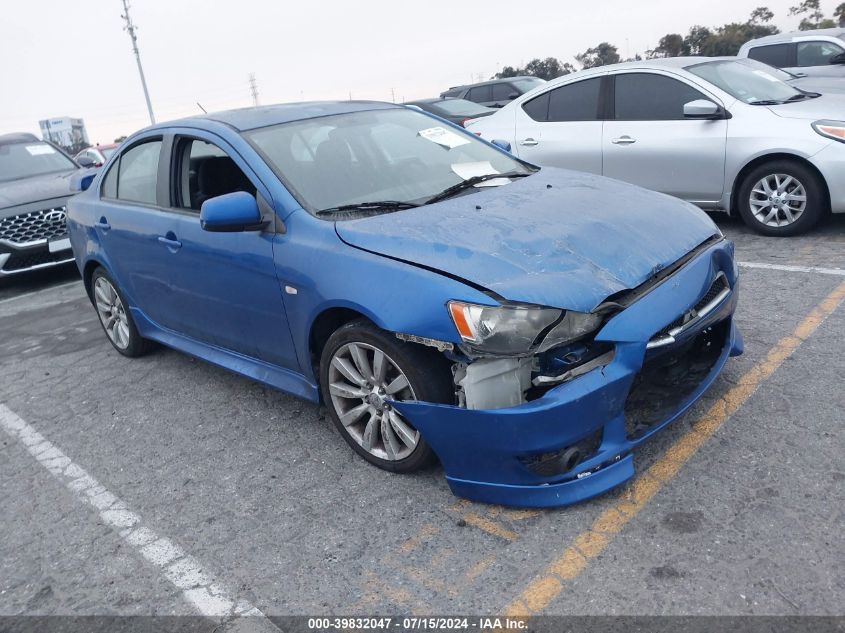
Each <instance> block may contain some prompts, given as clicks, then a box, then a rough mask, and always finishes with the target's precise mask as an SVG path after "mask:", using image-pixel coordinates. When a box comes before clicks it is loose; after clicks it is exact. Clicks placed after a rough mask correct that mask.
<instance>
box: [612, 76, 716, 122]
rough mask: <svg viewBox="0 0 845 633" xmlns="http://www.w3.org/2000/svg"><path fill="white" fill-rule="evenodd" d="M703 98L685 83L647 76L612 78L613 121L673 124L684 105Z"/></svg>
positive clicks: (681, 115)
mask: <svg viewBox="0 0 845 633" xmlns="http://www.w3.org/2000/svg"><path fill="white" fill-rule="evenodd" d="M696 99H707V97H705V96H704V95H703V94H701V93H700V92H699V91H698V90H696V89H695V88H693V87H691V86H688V85H687V84H685V83H683V82H681V81H678V80H676V79H672V78H671V77H664V76H663V75H654V74H651V73H629V74H623V75H616V99H615V106H616V120H617V121H677V120H681V119H683V118H684V104H685V103H688V102H690V101H695V100H696Z"/></svg>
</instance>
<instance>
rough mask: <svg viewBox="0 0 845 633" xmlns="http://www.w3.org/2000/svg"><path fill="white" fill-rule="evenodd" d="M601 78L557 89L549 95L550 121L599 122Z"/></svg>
mask: <svg viewBox="0 0 845 633" xmlns="http://www.w3.org/2000/svg"><path fill="white" fill-rule="evenodd" d="M600 92H601V77H596V78H594V79H586V80H584V81H578V82H575V83H573V84H567V85H565V86H561V87H560V88H555V89H554V90H552V91H551V92H550V93H549V116H548V120H549V121H597V120H598V119H599V93H600Z"/></svg>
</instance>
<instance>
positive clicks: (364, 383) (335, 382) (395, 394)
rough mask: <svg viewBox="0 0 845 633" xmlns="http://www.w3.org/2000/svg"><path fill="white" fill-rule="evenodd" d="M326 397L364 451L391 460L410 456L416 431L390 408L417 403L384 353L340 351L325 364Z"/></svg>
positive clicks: (351, 346) (352, 347)
mask: <svg viewBox="0 0 845 633" xmlns="http://www.w3.org/2000/svg"><path fill="white" fill-rule="evenodd" d="M329 393H330V394H331V400H332V402H331V404H332V406H333V407H334V410H335V413H337V416H338V418H339V419H340V422H341V423H342V424H343V426H344V428H345V429H346V431H347V432H348V433H349V435H350V436H351V437H352V438H353V439H354V440H355V441H356V442H357V443H358V444H359V445H360V446H361V447H362V448H363V449H364V450H365V451H367V452H368V453H370V454H371V455H374V456H375V457H378V458H380V459H385V460H389V461H397V460H400V459H405V458H406V457H408V456H409V455H410V454H411V453H413V452H414V449H415V448H416V447H417V443H418V442H419V439H420V434H419V431H417V430H416V429H415V428H414V427H413V426H411V425H410V424H409V423H408V422H407V421H406V420H405V418H404V417H402V415H401V414H400V413H399V412H398V411H396V409H394V408H393V405H392V403H393V401H401V400H415V399H416V397H415V395H414V390H413V388H412V387H411V384H410V382H409V381H408V377H407V376H406V375H405V374H404V372H403V371H402V370H401V369H400V368H399V366H398V365H397V364H396V363H395V362H394V361H393V359H391V358H390V357H389V356H388V355H387V354H385V353H384V352H383V351H381V350H380V349H378V348H376V347H373V346H372V345H368V344H366V343H347V344H346V345H343V346H342V347H340V348H338V350H337V351H336V352H335V353H334V355H333V356H332V358H331V364H330V366H329Z"/></svg>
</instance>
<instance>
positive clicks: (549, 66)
mask: <svg viewBox="0 0 845 633" xmlns="http://www.w3.org/2000/svg"><path fill="white" fill-rule="evenodd" d="M575 70H576V68H575V66H573V65H572V64H570V63H569V62H561V61H560V60H559V59H557V58H555V57H546V59H540V58H539V57H538V58H535V59H532V60H531V61H530V62H528V63H527V64H526V65H525V68H514V67H513V66H505V67H504V68H502V70H501V71H499V72H497V73H496V74H495V75H493V79H506V78H508V77H519V76H521V75H530V76H533V77H540V78H541V79H546V80H549V79H554V78H555V77H560V76H561V75H568V74H569V73H573V72H575Z"/></svg>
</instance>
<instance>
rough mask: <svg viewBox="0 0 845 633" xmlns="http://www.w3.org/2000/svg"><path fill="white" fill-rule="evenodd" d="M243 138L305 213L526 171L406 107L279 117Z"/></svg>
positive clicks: (407, 198)
mask: <svg viewBox="0 0 845 633" xmlns="http://www.w3.org/2000/svg"><path fill="white" fill-rule="evenodd" d="M244 136H245V137H246V138H247V139H248V140H250V141H251V142H252V143H253V145H254V146H255V147H257V148H258V149H259V150H260V151H261V152H262V153H263V154H264V155H265V157H266V158H267V160H268V161H269V162H270V164H271V166H272V167H273V168H274V170H275V171H276V173H277V174H278V175H279V177H280V178H282V180H283V181H284V182H285V183H286V184H287V185H288V188H289V189H290V190H291V192H292V193H293V195H294V196H296V197H297V199H298V200H299V202H300V203H301V204H302V205H303V207H305V208H306V209H308V210H309V211H319V210H322V209H332V208H336V207H341V206H345V205H350V204H356V203H362V202H374V201H394V202H399V203H413V204H422V203H424V202H426V201H427V200H428V199H429V198H432V197H434V196H435V195H437V194H439V193H441V192H442V191H444V190H445V189H447V188H449V187H452V186H454V185H456V184H458V183H460V182H463V181H466V180H469V179H470V178H472V177H474V176H479V175H488V174H496V173H501V174H504V173H519V174H520V175H522V174H529V173H532V171H533V170H531V169H530V168H529V167H527V166H525V165H523V164H522V163H520V162H519V161H517V160H516V159H514V158H511V157H509V156H508V155H507V154H504V153H502V152H500V151H498V150H496V149H493V148H492V147H490V146H488V145H487V144H485V143H483V142H482V141H480V140H478V139H477V138H476V137H475V136H473V135H472V134H469V133H465V132H462V131H460V130H457V129H454V128H453V127H452V126H449V125H447V124H445V123H444V124H438V122H437V121H436V120H434V119H432V118H431V117H429V116H426V115H424V114H422V113H420V112H416V111H414V110H411V109H409V108H390V109H384V110H369V111H365V112H353V113H349V114H340V115H334V116H326V117H320V118H315V119H307V120H304V121H295V122H293V123H283V124H281V125H275V126H272V127H267V128H261V129H257V130H252V131H250V132H246V133H245V134H244ZM507 182H508V181H507V180H504V181H503V180H502V179H498V180H496V181H491V182H490V183H488V184H493V183H495V184H505V183H507Z"/></svg>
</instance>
